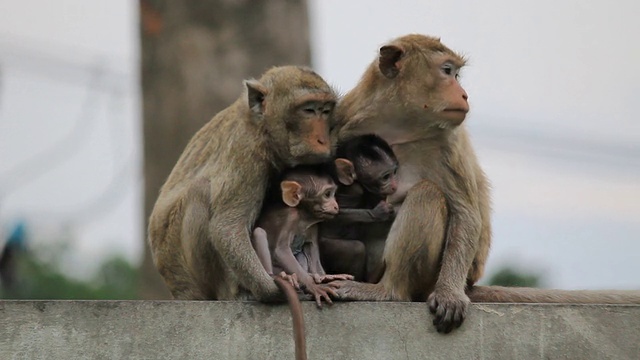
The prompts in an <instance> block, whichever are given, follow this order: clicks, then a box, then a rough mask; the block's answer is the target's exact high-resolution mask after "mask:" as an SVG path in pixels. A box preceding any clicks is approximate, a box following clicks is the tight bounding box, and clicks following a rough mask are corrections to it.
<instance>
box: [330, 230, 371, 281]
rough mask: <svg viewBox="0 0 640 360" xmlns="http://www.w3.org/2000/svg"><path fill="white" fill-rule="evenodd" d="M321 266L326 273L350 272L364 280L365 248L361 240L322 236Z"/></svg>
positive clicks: (357, 278) (359, 279)
mask: <svg viewBox="0 0 640 360" xmlns="http://www.w3.org/2000/svg"><path fill="white" fill-rule="evenodd" d="M320 249H321V260H322V266H323V267H324V269H325V271H326V272H327V273H328V274H351V275H353V276H354V278H355V279H356V280H357V281H362V280H364V276H365V263H366V249H365V246H364V244H363V243H362V241H358V240H342V239H329V238H322V239H321V241H320Z"/></svg>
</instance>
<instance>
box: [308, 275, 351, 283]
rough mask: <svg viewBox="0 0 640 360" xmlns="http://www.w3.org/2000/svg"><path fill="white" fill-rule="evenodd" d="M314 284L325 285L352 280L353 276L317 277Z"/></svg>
mask: <svg viewBox="0 0 640 360" xmlns="http://www.w3.org/2000/svg"><path fill="white" fill-rule="evenodd" d="M314 280H316V284H327V283H330V282H332V281H335V280H353V275H349V274H336V275H317V277H316V278H314Z"/></svg>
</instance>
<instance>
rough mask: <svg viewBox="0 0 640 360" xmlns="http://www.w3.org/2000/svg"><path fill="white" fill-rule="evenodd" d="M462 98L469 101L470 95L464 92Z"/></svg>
mask: <svg viewBox="0 0 640 360" xmlns="http://www.w3.org/2000/svg"><path fill="white" fill-rule="evenodd" d="M462 98H463V99H464V101H467V100H469V95H467V93H466V92H463V93H462Z"/></svg>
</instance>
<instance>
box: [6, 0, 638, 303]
mask: <svg viewBox="0 0 640 360" xmlns="http://www.w3.org/2000/svg"><path fill="white" fill-rule="evenodd" d="M175 3H180V4H183V5H175ZM265 3H267V4H268V5H265ZM305 5H306V6H305ZM638 16H640V3H638V2H633V1H616V2H614V3H612V2H610V1H602V0H597V1H589V2H582V1H575V0H568V1H562V2H558V1H535V2H534V1H530V2H510V1H506V0H490V1H485V2H481V3H480V2H473V1H461V2H449V1H440V0H434V1H429V2H424V1H419V0H412V1H410V0H405V1H393V2H392V1H378V2H372V1H365V0H359V1H349V2H343V1H337V0H311V1H307V2H304V1H270V2H264V3H263V2H250V1H242V0H238V1H232V0H218V1H213V0H203V1H196V0H188V1H184V2H170V1H161V0H142V1H133V0H112V1H108V2H104V1H103V2H99V1H86V0H59V1H55V2H50V1H43V0H39V1H38V0H22V1H17V0H4V1H0V252H2V251H3V249H5V247H6V246H7V244H8V241H9V238H11V236H12V234H14V233H15V231H16V227H20V226H21V227H22V231H23V235H22V237H23V240H22V245H21V248H24V249H26V250H24V251H27V252H28V253H30V254H32V257H33V259H37V261H36V260H33V261H34V262H33V263H30V264H31V265H28V266H26V265H25V271H30V273H32V274H34V273H38V274H40V275H42V276H44V275H46V274H53V273H55V274H60V276H65V277H69V278H70V280H69V281H71V282H74V281H77V282H81V281H85V282H86V281H89V282H91V283H93V284H98V285H96V286H101V287H102V288H101V289H102V290H104V291H106V292H107V293H109V294H111V295H110V296H112V297H113V296H116V297H121V298H124V297H128V296H133V295H132V292H134V291H135V289H136V286H135V281H136V280H135V279H136V276H137V275H136V274H137V268H138V267H140V266H142V263H143V258H144V234H145V230H144V226H145V218H146V212H148V208H149V204H152V203H153V201H154V200H155V199H153V194H154V193H157V187H159V186H160V184H161V183H162V182H163V181H164V177H165V176H166V173H167V172H168V171H169V170H170V168H171V166H172V164H173V163H174V162H175V159H176V158H177V156H178V155H179V151H180V150H181V148H182V147H183V146H184V145H185V144H186V141H188V139H189V137H190V136H191V135H192V134H193V133H194V132H195V131H196V130H197V129H198V128H199V126H201V125H202V124H203V123H204V122H206V121H207V120H208V119H209V118H210V117H212V116H213V115H214V114H215V113H216V112H217V111H218V110H220V109H222V108H223V107H225V106H226V105H228V104H229V103H230V102H231V101H233V99H235V98H236V97H237V96H238V94H239V93H240V91H241V79H243V78H249V77H253V76H258V75H259V74H260V73H261V72H262V71H263V70H264V69H266V68H267V67H268V66H270V65H279V64H284V63H309V62H310V63H311V65H312V66H313V67H314V68H315V69H316V70H317V71H318V72H319V73H320V74H321V75H322V76H324V77H325V78H326V79H327V80H328V81H329V82H330V83H332V84H333V85H334V86H335V87H336V88H337V89H338V90H339V91H340V92H343V93H344V92H346V91H348V90H349V89H350V88H351V87H353V86H354V85H355V83H356V82H357V80H358V78H359V77H360V75H361V74H362V72H363V71H364V69H365V67H366V66H367V65H368V63H370V62H371V61H372V60H373V59H374V57H375V56H376V51H377V49H378V47H379V46H380V45H381V44H383V43H384V42H386V41H387V40H390V39H392V38H394V37H396V36H400V35H403V34H406V33H412V32H417V33H423V34H431V35H435V36H440V37H441V38H442V41H443V42H444V43H445V44H447V45H448V46H450V47H451V48H453V49H455V50H458V51H460V52H461V53H463V54H464V55H466V56H467V57H468V58H469V66H468V67H467V68H466V69H465V70H464V71H463V74H462V80H461V82H462V84H463V86H464V87H465V88H466V90H467V92H468V93H469V95H470V102H471V107H472V111H471V114H470V116H469V117H468V118H467V125H468V126H469V128H470V130H471V134H472V138H473V141H474V144H475V147H476V150H477V152H478V154H479V157H480V162H481V164H482V165H483V167H484V169H485V171H486V172H487V174H488V175H489V178H490V179H491V180H492V183H493V202H494V216H493V224H494V241H493V249H492V252H491V256H490V260H489V264H488V273H489V275H491V274H496V273H498V272H500V274H499V275H500V276H503V277H504V276H505V272H504V267H505V266H506V267H509V268H510V269H511V270H515V271H516V272H517V271H523V272H525V273H531V274H534V276H539V277H540V278H542V279H543V282H542V284H541V285H544V286H548V287H562V288H635V289H638V288H640V278H639V277H638V276H637V274H638V273H640V235H639V234H640V121H638V119H637V115H636V114H637V110H636V108H635V107H636V104H637V99H638V98H640V67H638V66H637V65H638V64H640V46H638V45H637V44H638V43H639V42H638V34H640V23H638V21H637V18H638ZM143 54H144V55H143ZM141 69H142V70H141ZM145 71H147V73H145ZM145 74H146V75H145ZM154 76H157V78H154ZM162 76H165V77H164V78H163V77H162ZM149 79H151V80H149ZM172 84H173V85H175V86H172ZM143 88H144V91H145V95H144V97H143V92H142V90H143ZM172 97H174V98H175V99H174V100H175V101H174V102H175V104H173V105H172V104H171V103H170V100H171V99H172ZM143 98H144V99H145V102H143ZM163 99H164V100H163ZM143 103H144V104H146V105H145V107H144V108H145V114H146V117H143ZM152 115H153V116H152ZM143 118H144V122H143ZM143 124H144V126H143ZM145 138H146V139H147V142H146V145H143V139H145ZM145 146H146V147H145ZM172 148H178V150H171V149H172ZM145 149H146V153H145ZM145 158H146V163H147V165H146V168H145V167H144V166H143V164H144V163H145V161H144V159H145ZM150 164H151V165H150ZM154 164H155V165H154ZM145 169H146V172H147V174H148V175H149V174H153V175H150V176H147V178H146V179H145V178H144V173H145ZM163 174H164V175H163ZM145 184H146V185H147V202H146V203H147V205H146V209H145V201H144V197H145V191H144V187H145V186H144V185H145ZM21 251H22V250H21ZM43 264H44V265H43ZM511 270H510V271H511ZM123 273H124V274H128V275H127V276H126V277H125V276H120V275H118V276H114V275H113V274H123ZM110 274H111V275H110ZM129 275H130V277H129ZM506 277H509V274H506ZM114 278H120V282H118V281H117V280H114ZM123 279H124V280H123ZM525 280H526V279H525ZM47 281H49V282H51V281H53V280H51V279H48V280H47ZM122 281H125V282H124V283H123V282H122ZM141 282H142V283H143V285H145V284H146V285H148V284H150V283H151V282H152V281H151V280H149V281H147V280H144V277H143V280H142V281H141ZM74 284H75V283H74ZM527 284H532V282H527ZM533 284H535V281H534V282H533ZM76 285H77V284H76ZM76 285H73V284H72V285H70V286H71V288H73V289H76V290H77V288H76V287H74V286H76ZM31 286H32V287H34V288H38V287H42V286H43V285H38V284H35V285H34V284H32V285H31ZM105 289H106V290H105ZM116 289H117V290H116ZM102 290H101V291H102ZM124 290H126V291H129V292H126V291H124ZM77 291H79V290H77ZM91 291H93V293H91V292H89V293H87V292H85V293H83V294H85V295H76V296H77V297H83V296H84V297H96V296H107V295H104V294H103V293H100V294H97V293H96V292H95V291H97V290H96V289H93V290H91ZM117 291H121V292H117ZM122 291H124V292H122ZM5 292H6V291H5ZM77 294H79V293H77ZM4 296H6V294H4ZM32 296H35V295H32ZM42 296H43V297H46V295H42ZM143 296H145V297H154V295H153V294H151V293H150V294H143ZM158 296H160V295H158Z"/></svg>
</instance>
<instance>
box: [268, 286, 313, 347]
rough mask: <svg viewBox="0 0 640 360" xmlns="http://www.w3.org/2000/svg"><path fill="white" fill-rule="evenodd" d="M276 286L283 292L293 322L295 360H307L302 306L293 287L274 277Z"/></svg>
mask: <svg viewBox="0 0 640 360" xmlns="http://www.w3.org/2000/svg"><path fill="white" fill-rule="evenodd" d="M274 280H275V282H276V285H278V287H279V288H280V290H282V292H284V294H285V295H286V297H287V302H288V303H289V309H290V310H291V320H292V321H293V341H294V344H295V349H296V360H307V340H306V338H305V333H304V315H303V313H302V305H301V304H300V299H299V298H298V293H297V292H296V290H295V289H294V288H293V286H292V285H291V284H290V283H289V282H288V281H286V280H284V279H282V278H280V277H277V276H276V277H274Z"/></svg>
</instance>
